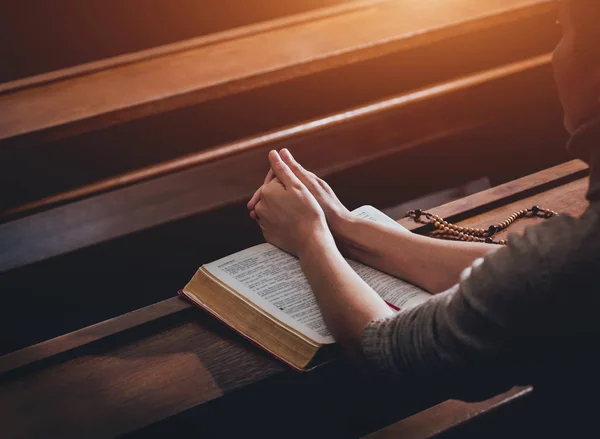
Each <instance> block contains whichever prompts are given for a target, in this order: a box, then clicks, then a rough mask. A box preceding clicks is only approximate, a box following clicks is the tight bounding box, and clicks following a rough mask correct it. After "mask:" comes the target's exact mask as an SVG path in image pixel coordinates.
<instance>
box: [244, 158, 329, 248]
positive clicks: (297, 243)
mask: <svg viewBox="0 0 600 439" xmlns="http://www.w3.org/2000/svg"><path fill="white" fill-rule="evenodd" d="M269 162H270V165H271V170H272V173H273V177H274V178H273V179H271V180H270V181H269V182H268V183H267V184H264V185H263V186H262V188H261V191H260V199H259V200H258V202H257V203H256V204H255V205H253V207H254V209H253V210H252V211H251V212H250V214H251V216H252V217H253V218H254V219H255V220H256V221H257V222H258V224H259V226H260V228H261V229H262V232H263V235H264V237H265V239H266V240H267V242H269V243H271V244H273V245H275V246H277V247H279V248H281V249H282V250H284V251H286V252H288V253H291V254H293V255H297V256H299V255H300V254H301V252H302V251H303V250H304V249H305V248H306V247H307V246H309V245H310V244H311V243H313V242H315V240H319V239H329V238H332V237H331V234H330V232H329V229H328V228H327V222H326V219H325V214H324V213H323V210H322V209H321V207H320V206H319V203H318V202H317V200H316V199H315V197H313V196H312V194H311V193H310V191H309V190H308V189H307V188H306V186H305V185H304V184H303V183H302V182H301V181H300V180H299V179H298V177H296V176H295V175H294V173H293V172H292V171H291V169H290V168H289V167H288V165H287V164H286V163H285V162H284V161H283V160H282V159H281V157H280V156H279V154H278V153H277V152H276V151H271V152H270V153H269Z"/></svg>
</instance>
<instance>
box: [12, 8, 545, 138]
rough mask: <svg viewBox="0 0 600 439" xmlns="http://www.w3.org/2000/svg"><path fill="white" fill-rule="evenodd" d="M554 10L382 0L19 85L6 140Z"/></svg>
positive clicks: (70, 131) (133, 114)
mask: <svg viewBox="0 0 600 439" xmlns="http://www.w3.org/2000/svg"><path fill="white" fill-rule="evenodd" d="M553 8H554V2H552V1H551V0H502V1H499V0H486V1H478V2H472V1H471V0H451V1H448V0H447V1H445V2H437V3H436V4H432V3H431V2H413V1H411V2H406V1H402V2H400V1H391V2H381V3H377V4H374V5H373V6H372V7H370V8H367V9H365V10H359V11H353V12H346V13H342V14H339V15H334V16H331V17H328V18H324V19H320V20H315V21H310V22H302V23H299V24H296V25H290V26H285V27H282V28H277V29H273V30H272V31H270V32H259V33H256V34H253V35H249V36H243V37H240V38H235V39H233V40H226V41H221V42H217V43H215V44H208V45H204V46H201V47H194V48H190V49H188V50H183V51H180V52H176V53H170V54H167V55H164V56H158V57H151V58H148V59H144V60H142V61H139V62H134V63H129V64H123V65H119V66H116V67H114V68H108V69H104V70H100V71H92V72H91V73H89V74H82V75H80V76H75V77H70V78H67V79H64V80H55V81H54V82H51V83H48V84H46V85H43V86H39V87H36V86H33V87H29V88H22V86H19V85H17V86H16V89H15V91H14V92H9V91H8V90H7V91H6V92H5V93H4V94H3V95H1V96H0V115H1V117H0V140H7V139H11V138H16V137H23V136H26V135H27V136H29V135H31V136H32V137H31V138H32V139H33V138H34V137H35V138H36V139H38V140H41V139H44V140H45V141H48V140H52V139H58V138H63V137H65V136H71V135H75V134H78V133H83V132H89V131H93V130H96V129H100V128H103V127H108V126H111V125H115V124H120V123H123V122H125V121H129V120H134V119H137V118H143V117H146V116H149V115H152V114H157V113H160V112H165V111H170V110H173V109H175V108H181V107H185V106H190V105H194V104H198V103H200V102H203V101H207V100H210V99H215V98H218V97H223V96H226V95H230V94H232V93H239V92H241V91H245V90H250V89H253V88H257V87H264V86H265V85H267V84H274V83H278V82H282V81H285V80H288V79H290V78H294V77H299V76H304V75H308V74H312V73H315V72H319V71H324V70H327V69H331V68H334V67H337V66H341V65H346V64H348V63H351V62H352V63H355V62H359V61H364V60H366V59H371V58H374V57H377V56H382V55H383V54H386V53H391V52H397V51H401V50H408V49H413V48H415V47H418V46H422V45H426V44H430V43H432V42H435V41H439V40H441V39H443V38H448V37H451V36H456V35H462V34H465V33H469V32H475V31H477V30H479V29H482V28H487V27H489V26H494V25H499V24H503V23H507V22H511V21H514V20H518V19H521V18H522V17H523V16H531V15H537V14H544V13H548V11H550V10H552V9H553ZM257 48H259V50H257ZM290 48H295V50H293V51H291V50H290ZM214 60H218V62H213V61H214ZM67 76H68V75H67ZM36 136H37V137H36Z"/></svg>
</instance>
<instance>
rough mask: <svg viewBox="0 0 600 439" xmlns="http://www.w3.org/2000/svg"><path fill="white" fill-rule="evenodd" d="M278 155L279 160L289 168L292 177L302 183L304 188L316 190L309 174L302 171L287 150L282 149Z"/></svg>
mask: <svg viewBox="0 0 600 439" xmlns="http://www.w3.org/2000/svg"><path fill="white" fill-rule="evenodd" d="M280 155H281V159H282V160H283V161H284V162H285V163H286V164H287V165H288V166H289V168H290V169H291V170H292V172H293V173H294V175H295V176H296V177H298V179H299V180H300V181H301V182H302V183H304V185H305V186H307V187H308V188H309V189H312V188H315V189H318V187H317V185H316V182H315V181H313V179H312V178H311V173H310V172H308V171H307V170H306V169H304V168H303V167H302V165H301V164H300V163H298V162H297V161H296V159H295V158H294V156H293V155H292V153H291V152H290V151H289V150H288V149H286V148H284V149H282V150H281V153H280Z"/></svg>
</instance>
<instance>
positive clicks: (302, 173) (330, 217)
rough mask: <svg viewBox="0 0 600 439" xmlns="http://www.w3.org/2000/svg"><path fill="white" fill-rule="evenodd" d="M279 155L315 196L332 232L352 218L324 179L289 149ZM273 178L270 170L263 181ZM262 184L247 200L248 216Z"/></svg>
mask: <svg viewBox="0 0 600 439" xmlns="http://www.w3.org/2000/svg"><path fill="white" fill-rule="evenodd" d="M280 157H281V158H282V159H283V161H284V162H285V164H287V165H288V167H289V168H290V169H291V171H292V172H293V173H294V175H295V176H296V177H297V178H298V179H299V180H300V181H301V182H302V183H303V184H304V186H306V188H307V189H308V190H309V191H310V193H311V194H312V195H313V197H315V199H316V200H317V202H318V203H319V205H320V206H321V209H323V212H324V213H325V217H326V219H327V223H328V225H329V228H330V229H331V231H332V232H333V234H334V235H335V234H337V232H338V231H339V229H340V228H341V227H342V225H343V223H344V222H346V221H347V220H349V219H351V218H352V214H351V213H350V211H349V210H348V209H347V208H346V206H344V205H343V204H342V202H341V201H340V200H339V198H338V197H337V195H336V194H335V192H333V189H331V186H329V185H328V184H327V182H325V181H324V180H322V179H321V178H319V177H317V176H316V175H315V174H314V173H312V172H310V171H307V170H306V169H304V168H303V167H302V165H300V163H298V162H297V161H296V160H295V159H294V157H293V156H292V154H291V153H290V151H289V150H287V149H282V150H281V152H280ZM273 178H274V174H273V171H272V170H269V173H268V174H267V176H266V177H265V183H264V184H268V183H269V182H270V181H271V180H272V179H273ZM263 187H264V185H263V186H262V187H261V188H259V189H258V190H257V191H256V192H255V193H254V195H253V197H252V199H251V200H250V201H249V202H248V209H250V210H251V213H250V216H252V217H255V214H253V213H252V210H253V209H254V207H255V206H256V203H258V201H259V200H260V198H261V192H262V188H263Z"/></svg>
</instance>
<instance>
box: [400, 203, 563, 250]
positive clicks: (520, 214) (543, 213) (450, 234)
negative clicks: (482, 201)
mask: <svg viewBox="0 0 600 439" xmlns="http://www.w3.org/2000/svg"><path fill="white" fill-rule="evenodd" d="M557 215H558V213H556V212H554V211H553V210H548V209H542V208H541V207H539V206H533V207H532V208H531V209H523V210H518V211H516V212H515V213H513V214H512V215H510V216H509V217H508V218H507V219H506V220H504V221H503V222H501V223H499V224H496V225H491V226H490V227H489V228H488V229H475V228H471V227H462V226H457V225H456V224H452V223H449V222H448V221H445V220H444V219H443V218H441V217H439V216H437V215H434V214H432V213H429V212H423V211H422V210H421V209H416V210H409V211H408V212H406V214H405V215H404V217H405V218H413V219H414V220H415V221H417V220H419V219H420V218H421V217H422V216H424V217H425V218H427V219H428V220H429V224H431V225H432V226H433V227H435V230H434V232H433V236H434V237H436V238H440V239H451V240H455V241H471V242H485V243H488V244H497V245H506V244H507V243H508V242H507V241H506V240H505V239H500V240H497V241H495V240H494V239H493V238H494V235H496V233H499V232H501V231H503V230H505V229H507V228H508V227H509V226H510V225H511V224H512V223H513V222H515V221H516V220H518V219H520V218H533V217H538V218H544V219H549V218H552V217H553V216H557Z"/></svg>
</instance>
